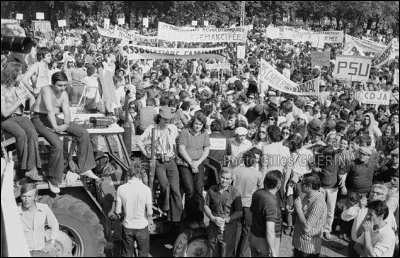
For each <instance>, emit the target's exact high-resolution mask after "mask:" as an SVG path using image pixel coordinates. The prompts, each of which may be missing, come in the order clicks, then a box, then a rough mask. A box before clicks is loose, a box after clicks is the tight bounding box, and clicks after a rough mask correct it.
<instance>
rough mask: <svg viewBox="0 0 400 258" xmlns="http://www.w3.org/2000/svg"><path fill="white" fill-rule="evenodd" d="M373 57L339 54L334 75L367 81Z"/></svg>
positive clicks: (335, 76)
mask: <svg viewBox="0 0 400 258" xmlns="http://www.w3.org/2000/svg"><path fill="white" fill-rule="evenodd" d="M371 62H372V58H370V57H365V56H344V55H337V56H336V63H335V70H334V71H333V77H334V78H336V79H341V80H350V81H352V82H353V81H358V82H367V81H368V78H369V73H370V70H371Z"/></svg>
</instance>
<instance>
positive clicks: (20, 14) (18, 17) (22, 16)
mask: <svg viewBox="0 0 400 258" xmlns="http://www.w3.org/2000/svg"><path fill="white" fill-rule="evenodd" d="M16 19H17V20H23V19H24V15H23V14H22V13H17V17H16Z"/></svg>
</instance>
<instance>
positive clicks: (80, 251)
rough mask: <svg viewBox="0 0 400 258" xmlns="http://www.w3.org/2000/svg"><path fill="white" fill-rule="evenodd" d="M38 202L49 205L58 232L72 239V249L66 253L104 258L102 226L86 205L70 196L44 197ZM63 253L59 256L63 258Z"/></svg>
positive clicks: (75, 255) (104, 242) (104, 241)
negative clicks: (58, 227)
mask: <svg viewBox="0 0 400 258" xmlns="http://www.w3.org/2000/svg"><path fill="white" fill-rule="evenodd" d="M40 202H41V203H46V204H47V205H49V207H50V209H51V210H52V211H53V213H54V215H55V216H56V218H57V220H58V223H59V225H60V230H62V231H64V232H65V233H66V234H67V235H68V236H69V237H70V238H71V239H72V241H73V243H74V245H73V248H72V250H69V251H68V250H67V253H71V254H72V256H74V257H104V256H105V254H104V246H105V244H106V240H105V238H104V232H103V226H102V225H101V223H100V220H99V218H98V217H97V215H96V213H94V212H93V211H92V210H91V209H90V207H89V206H88V205H87V204H86V203H84V202H83V201H81V200H79V199H77V198H75V197H73V196H71V195H62V196H57V197H56V198H51V197H49V196H44V197H43V198H42V199H41V200H40ZM56 242H57V240H56ZM56 246H57V243H56ZM60 251H61V250H60ZM63 253H64V254H65V253H66V251H65V250H63V252H62V253H60V254H59V255H60V256H64V255H63Z"/></svg>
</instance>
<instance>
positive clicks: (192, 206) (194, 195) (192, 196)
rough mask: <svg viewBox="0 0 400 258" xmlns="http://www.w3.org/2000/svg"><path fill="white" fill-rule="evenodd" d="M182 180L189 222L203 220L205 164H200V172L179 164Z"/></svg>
mask: <svg viewBox="0 0 400 258" xmlns="http://www.w3.org/2000/svg"><path fill="white" fill-rule="evenodd" d="M178 170H179V177H180V181H181V182H182V183H181V185H182V188H183V191H184V193H185V212H186V219H187V221H189V222H194V221H196V222H201V221H203V219H204V213H203V206H204V198H203V185H204V164H203V163H201V164H200V166H199V172H197V173H192V170H191V168H189V167H185V166H180V165H179V166H178Z"/></svg>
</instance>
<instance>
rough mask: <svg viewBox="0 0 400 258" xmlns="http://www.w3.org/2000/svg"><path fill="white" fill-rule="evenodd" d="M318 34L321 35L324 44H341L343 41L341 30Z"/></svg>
mask: <svg viewBox="0 0 400 258" xmlns="http://www.w3.org/2000/svg"><path fill="white" fill-rule="evenodd" d="M318 34H322V35H323V37H324V42H325V43H343V41H344V31H342V30H330V31H321V32H318Z"/></svg>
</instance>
